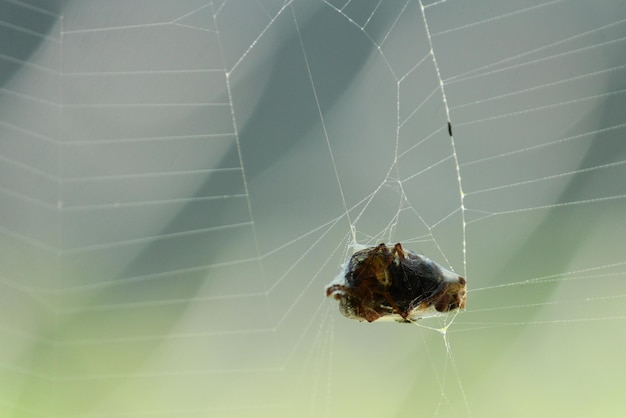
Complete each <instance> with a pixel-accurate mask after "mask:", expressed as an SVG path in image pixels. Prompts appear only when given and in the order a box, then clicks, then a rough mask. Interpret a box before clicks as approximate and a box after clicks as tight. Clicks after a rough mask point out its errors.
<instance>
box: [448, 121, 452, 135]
mask: <svg viewBox="0 0 626 418" xmlns="http://www.w3.org/2000/svg"><path fill="white" fill-rule="evenodd" d="M448 133H449V134H450V136H452V124H451V123H450V122H448Z"/></svg>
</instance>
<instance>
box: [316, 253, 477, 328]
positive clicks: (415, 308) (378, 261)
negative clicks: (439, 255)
mask: <svg viewBox="0 0 626 418" xmlns="http://www.w3.org/2000/svg"><path fill="white" fill-rule="evenodd" d="M326 296H328V297H333V298H335V299H337V300H338V301H339V310H340V311H341V313H342V314H343V315H344V316H346V317H348V318H351V319H356V320H359V321H368V322H373V321H376V320H379V319H380V320H383V319H394V320H396V321H399V322H411V321H413V320H416V319H420V318H424V317H428V316H436V315H441V314H444V313H447V312H449V311H453V310H455V309H464V308H465V301H466V281H465V279H464V278H463V277H461V276H459V275H458V274H455V273H452V272H450V271H448V270H446V269H444V268H443V267H441V266H439V265H438V264H437V263H435V262H434V261H432V260H429V259H428V258H425V257H422V256H420V255H417V254H415V253H414V252H412V251H410V250H405V249H404V248H402V245H401V244H400V243H398V244H396V245H395V246H387V245H386V244H380V245H378V246H376V247H370V248H366V249H363V250H360V251H357V252H356V253H354V254H353V255H352V257H351V258H350V261H349V262H348V263H347V265H346V266H345V268H344V271H343V272H342V273H341V275H340V276H338V277H337V278H336V279H335V280H334V281H333V283H331V284H330V285H328V286H327V287H326Z"/></svg>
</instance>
